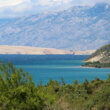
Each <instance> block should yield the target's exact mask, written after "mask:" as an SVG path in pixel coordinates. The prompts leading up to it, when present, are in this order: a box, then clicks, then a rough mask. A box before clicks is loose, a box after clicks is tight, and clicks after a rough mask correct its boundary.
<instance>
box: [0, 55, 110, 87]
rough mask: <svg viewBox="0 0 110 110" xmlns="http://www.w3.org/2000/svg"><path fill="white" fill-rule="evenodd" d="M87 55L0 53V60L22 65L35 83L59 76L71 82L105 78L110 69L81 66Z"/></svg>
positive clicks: (17, 65) (59, 79)
mask: <svg viewBox="0 0 110 110" xmlns="http://www.w3.org/2000/svg"><path fill="white" fill-rule="evenodd" d="M86 57H87V56H75V55H0V60H2V61H4V62H9V61H11V62H13V64H14V65H16V67H17V68H18V67H22V68H23V69H24V71H25V72H29V74H31V75H32V78H33V80H34V82H35V83H36V85H37V84H39V83H40V81H41V80H42V83H43V84H46V83H48V81H49V79H53V80H58V81H59V82H61V78H63V79H64V80H65V82H66V83H68V84H71V83H73V82H74V80H78V81H79V82H80V83H81V82H83V81H84V80H85V79H88V80H89V81H90V80H93V79H94V78H96V77H99V78H100V79H106V78H107V77H108V74H110V69H96V68H82V67H81V65H82V64H84V62H83V60H84V59H85V58H86Z"/></svg>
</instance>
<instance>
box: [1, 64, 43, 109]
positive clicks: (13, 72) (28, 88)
mask: <svg viewBox="0 0 110 110" xmlns="http://www.w3.org/2000/svg"><path fill="white" fill-rule="evenodd" d="M0 71H1V72H0V73H1V74H0V109H1V110H2V109H6V110H41V108H42V106H43V99H41V97H39V96H38V95H37V88H36V87H35V85H34V82H33V81H32V77H31V76H29V75H28V73H24V72H23V70H22V69H21V68H19V69H16V68H15V67H14V66H13V65H12V64H11V63H8V64H7V65H5V64H1V66H0Z"/></svg>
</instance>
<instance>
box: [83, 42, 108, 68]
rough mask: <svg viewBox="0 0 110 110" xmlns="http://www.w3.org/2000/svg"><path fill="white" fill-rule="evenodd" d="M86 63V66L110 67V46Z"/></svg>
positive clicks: (103, 48)
mask: <svg viewBox="0 0 110 110" xmlns="http://www.w3.org/2000/svg"><path fill="white" fill-rule="evenodd" d="M85 62H86V64H85V65H86V66H95V67H97V66H98V67H110V44H108V45H105V46H103V47H101V48H100V49H98V50H97V51H96V52H95V53H93V54H92V55H91V56H89V57H88V58H87V59H86V60H85Z"/></svg>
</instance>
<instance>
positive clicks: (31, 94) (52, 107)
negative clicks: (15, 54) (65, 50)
mask: <svg viewBox="0 0 110 110" xmlns="http://www.w3.org/2000/svg"><path fill="white" fill-rule="evenodd" d="M61 80H62V83H61V84H60V83H58V81H53V80H51V79H50V81H49V83H48V84H47V85H42V82H41V83H40V85H38V86H37V87H36V86H35V84H34V82H33V81H32V77H31V76H29V75H28V73H24V72H23V70H22V69H21V68H19V69H16V68H15V67H14V66H13V65H12V64H11V63H8V64H7V65H5V64H1V66H0V110H110V75H109V77H108V79H107V80H105V81H103V80H100V79H99V78H95V79H94V80H92V81H91V82H89V81H88V80H87V79H86V80H85V81H84V83H81V84H78V81H77V80H76V81H75V82H74V84H71V85H68V84H65V82H64V79H61Z"/></svg>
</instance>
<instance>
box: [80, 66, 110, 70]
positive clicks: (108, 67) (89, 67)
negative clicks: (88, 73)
mask: <svg viewBox="0 0 110 110" xmlns="http://www.w3.org/2000/svg"><path fill="white" fill-rule="evenodd" d="M81 67H82V68H96V69H110V67H100V68H97V67H92V66H81Z"/></svg>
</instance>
